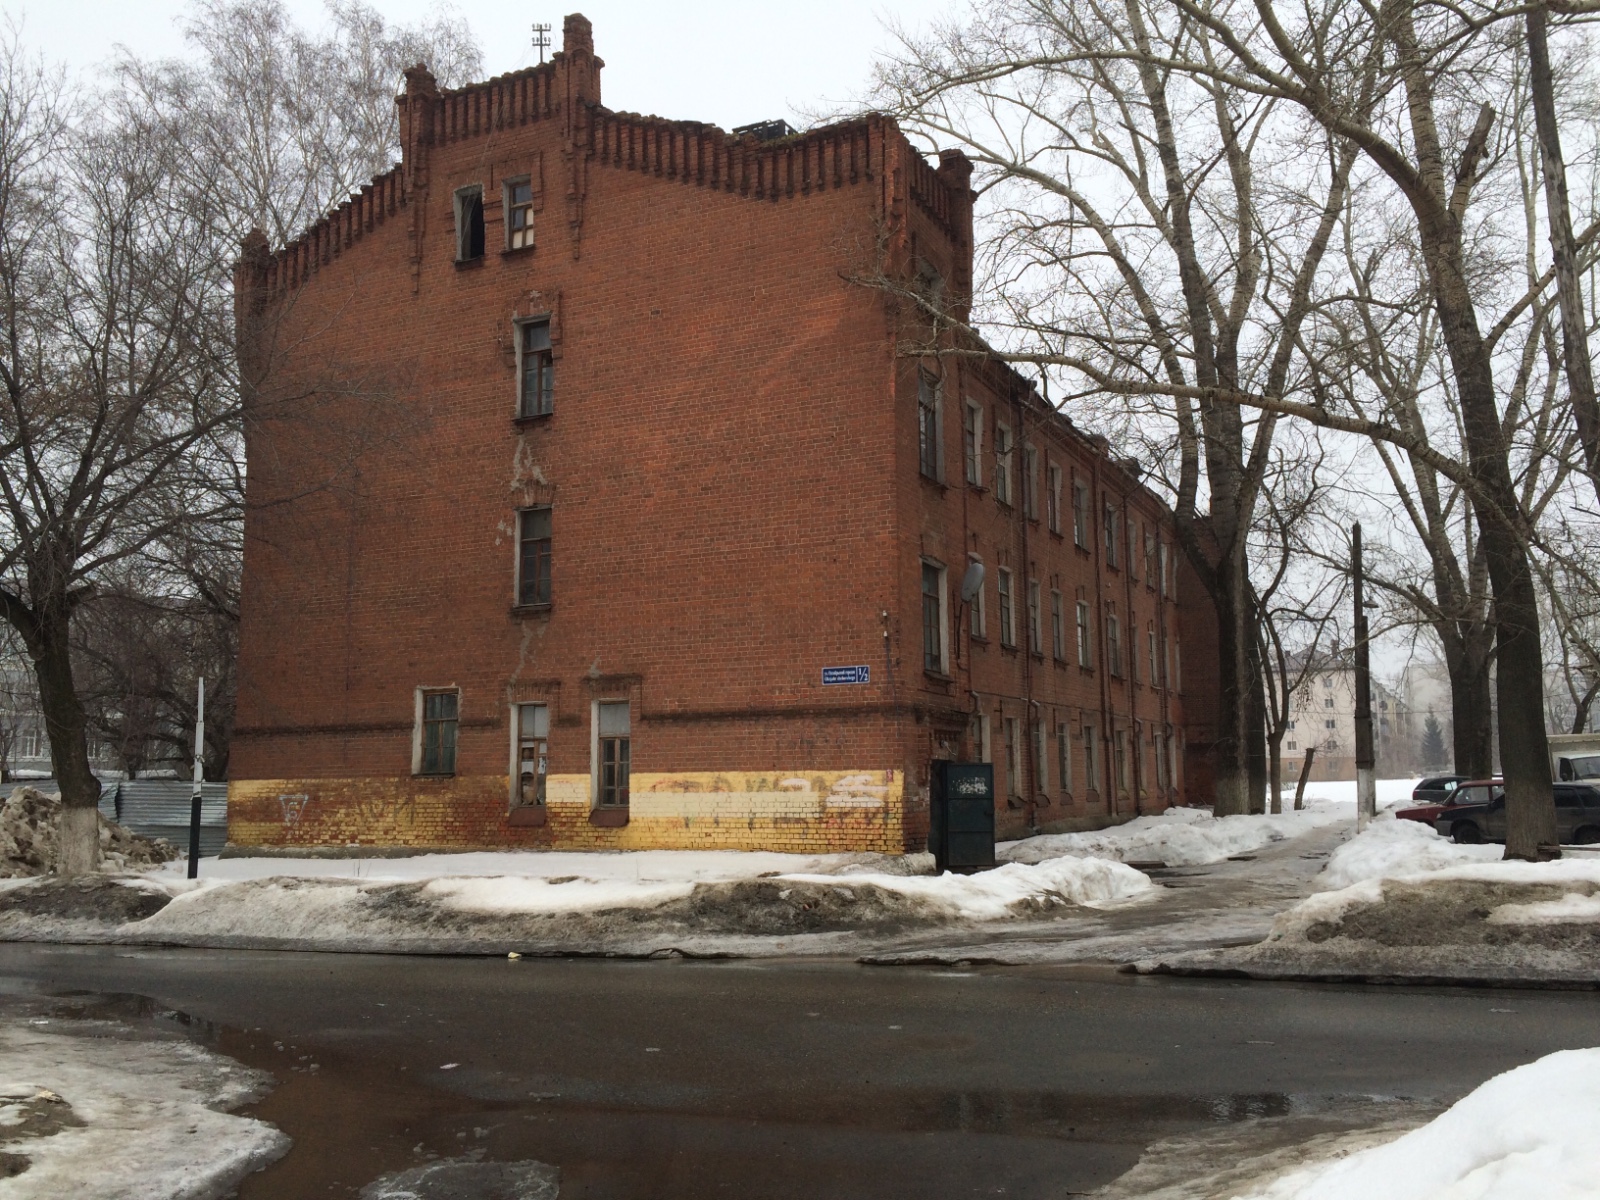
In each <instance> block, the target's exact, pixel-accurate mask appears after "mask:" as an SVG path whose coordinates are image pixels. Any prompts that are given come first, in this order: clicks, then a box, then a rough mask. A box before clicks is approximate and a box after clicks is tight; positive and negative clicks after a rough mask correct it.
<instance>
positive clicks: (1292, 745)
mask: <svg viewBox="0 0 1600 1200" xmlns="http://www.w3.org/2000/svg"><path fill="white" fill-rule="evenodd" d="M1289 749H1291V750H1298V749H1300V747H1299V746H1297V745H1295V744H1294V742H1293V741H1292V740H1291V741H1290V742H1289Z"/></svg>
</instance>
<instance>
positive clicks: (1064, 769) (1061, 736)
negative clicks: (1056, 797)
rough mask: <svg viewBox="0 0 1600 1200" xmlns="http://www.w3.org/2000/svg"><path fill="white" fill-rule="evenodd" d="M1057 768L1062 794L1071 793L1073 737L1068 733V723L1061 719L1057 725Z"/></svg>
mask: <svg viewBox="0 0 1600 1200" xmlns="http://www.w3.org/2000/svg"><path fill="white" fill-rule="evenodd" d="M1056 770H1057V771H1058V772H1059V775H1058V778H1059V779H1060V780H1061V794H1062V795H1063V796H1066V795H1070V794H1071V792H1072V738H1071V737H1070V736H1069V735H1068V733H1067V723H1066V722H1065V721H1061V722H1059V723H1058V724H1057V725H1056Z"/></svg>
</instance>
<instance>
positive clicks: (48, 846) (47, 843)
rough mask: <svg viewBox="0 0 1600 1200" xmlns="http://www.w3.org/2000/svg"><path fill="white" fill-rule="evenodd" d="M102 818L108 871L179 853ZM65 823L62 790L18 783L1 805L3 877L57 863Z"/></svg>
mask: <svg viewBox="0 0 1600 1200" xmlns="http://www.w3.org/2000/svg"><path fill="white" fill-rule="evenodd" d="M99 820H100V859H101V864H102V869H104V870H107V871H137V870H141V869H144V868H146V867H154V866H159V865H160V864H162V863H164V862H170V861H172V860H173V859H174V858H176V857H177V855H178V851H177V850H176V849H175V848H174V847H173V846H171V845H170V844H168V843H167V842H164V841H160V840H159V839H152V838H147V837H141V836H140V835H138V834H136V833H130V832H129V831H128V830H126V829H124V828H123V827H122V826H121V825H118V824H117V823H116V822H115V821H108V820H106V818H105V817H104V816H101V817H100V818H99ZM60 827H61V796H60V795H59V794H58V793H51V794H49V795H46V794H45V793H44V792H41V791H39V789H38V788H31V787H19V788H16V789H15V790H13V791H12V793H11V795H10V796H9V797H8V798H7V799H6V802H5V804H4V805H3V806H0V879H10V878H15V877H16V876H19V875H44V874H46V873H48V872H49V871H50V870H51V869H52V868H54V866H55V863H56V835H57V830H59V829H60Z"/></svg>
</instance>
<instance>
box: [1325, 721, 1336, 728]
mask: <svg viewBox="0 0 1600 1200" xmlns="http://www.w3.org/2000/svg"><path fill="white" fill-rule="evenodd" d="M1322 727H1323V728H1324V729H1337V728H1339V722H1337V721H1324V722H1323V723H1322Z"/></svg>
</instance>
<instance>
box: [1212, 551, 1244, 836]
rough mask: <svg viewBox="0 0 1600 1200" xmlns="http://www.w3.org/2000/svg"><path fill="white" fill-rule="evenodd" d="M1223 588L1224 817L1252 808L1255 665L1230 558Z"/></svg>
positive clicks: (1220, 733) (1219, 606) (1219, 807)
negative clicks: (1250, 709) (1250, 703)
mask: <svg viewBox="0 0 1600 1200" xmlns="http://www.w3.org/2000/svg"><path fill="white" fill-rule="evenodd" d="M1216 579H1217V585H1218V586H1217V590H1216V591H1215V592H1214V593H1212V603H1213V604H1215V605H1216V610H1217V692H1218V705H1219V708H1220V711H1219V712H1218V713H1217V723H1216V732H1217V740H1216V750H1215V751H1214V754H1215V769H1216V791H1217V795H1216V807H1215V808H1214V810H1213V811H1214V812H1215V813H1216V814H1217V816H1219V817H1230V816H1238V815H1240V814H1243V813H1247V812H1249V811H1250V777H1249V776H1250V767H1249V721H1248V719H1247V716H1246V713H1245V708H1246V705H1247V697H1248V695H1249V688H1250V685H1249V675H1250V673H1249V668H1248V664H1247V659H1246V648H1245V645H1244V643H1243V640H1242V636H1241V635H1242V634H1243V630H1244V628H1245V621H1244V616H1243V614H1242V613H1241V612H1240V609H1239V606H1240V604H1241V603H1242V602H1243V600H1244V596H1243V595H1241V594H1240V593H1239V592H1238V591H1237V590H1236V589H1235V588H1234V587H1231V586H1229V584H1230V583H1232V582H1233V580H1234V572H1232V571H1230V570H1229V569H1228V564H1227V563H1226V562H1224V563H1222V564H1221V565H1219V567H1218V569H1217V572H1216Z"/></svg>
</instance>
